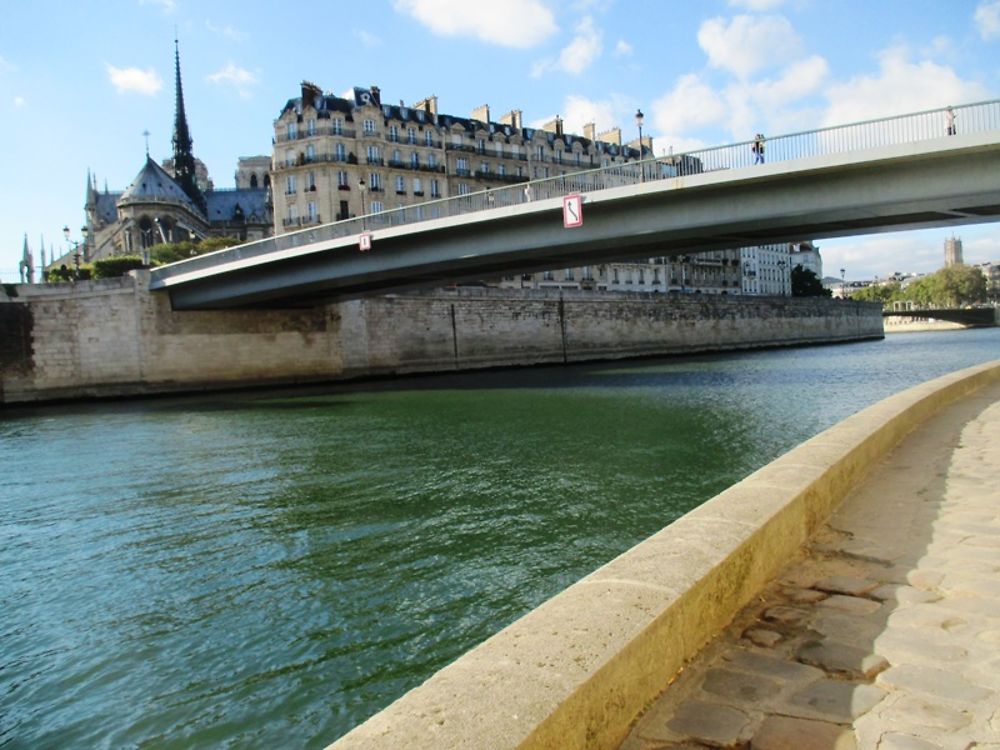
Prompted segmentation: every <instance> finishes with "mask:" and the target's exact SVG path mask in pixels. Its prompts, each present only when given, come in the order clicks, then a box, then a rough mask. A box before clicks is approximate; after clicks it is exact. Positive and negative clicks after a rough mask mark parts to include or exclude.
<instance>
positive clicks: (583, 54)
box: [531, 16, 602, 78]
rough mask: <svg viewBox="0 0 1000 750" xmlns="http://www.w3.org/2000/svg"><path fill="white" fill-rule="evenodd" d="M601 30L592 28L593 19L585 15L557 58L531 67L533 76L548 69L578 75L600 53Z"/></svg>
mask: <svg viewBox="0 0 1000 750" xmlns="http://www.w3.org/2000/svg"><path fill="white" fill-rule="evenodd" d="M601 48H602V45H601V32H600V31H599V30H597V29H595V28H594V20H593V19H592V18H591V17H590V16H586V17H585V18H584V19H583V20H582V21H580V23H579V24H578V25H577V27H576V36H574V37H573V40H572V41H571V42H570V43H569V44H567V45H566V46H565V47H564V48H563V50H562V52H560V53H559V58H558V59H557V60H554V61H553V60H542V61H540V62H537V63H535V65H534V66H533V67H532V69H531V75H532V77H533V78H538V77H539V76H541V75H542V74H544V73H547V72H548V71H550V70H556V71H562V72H563V73H570V74H571V75H579V74H580V73H582V72H583V71H585V70H586V69H587V68H589V67H590V66H591V64H592V63H593V62H594V60H596V59H597V58H598V57H599V56H600V54H601Z"/></svg>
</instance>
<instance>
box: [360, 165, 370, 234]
mask: <svg viewBox="0 0 1000 750" xmlns="http://www.w3.org/2000/svg"><path fill="white" fill-rule="evenodd" d="M367 188H368V186H367V185H365V178H364V177H362V178H361V179H359V180H358V189H359V190H360V191H361V229H362V230H364V228H365V190H366V189H367Z"/></svg>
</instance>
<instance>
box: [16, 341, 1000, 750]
mask: <svg viewBox="0 0 1000 750" xmlns="http://www.w3.org/2000/svg"><path fill="white" fill-rule="evenodd" d="M998 357H1000V329H996V328H994V329H980V330H972V331H957V332H941V333H913V334H901V335H893V336H890V337H888V338H887V339H886V340H885V341H880V342H866V343H858V344H846V345H839V346H827V347H815V348H804V349H794V350H774V351H762V352H752V353H743V354H732V355H713V356H700V357H677V358H671V359H663V360H643V361H639V362H630V363H600V364H590V365H578V366H571V367H545V368H538V369H529V370H514V371H503V372H489V373H475V374H463V375H453V376H434V377H422V378H410V379H401V380H395V381H391V382H381V383H377V384H367V385H355V386H331V387H325V388H308V389H298V390H293V391H289V390H283V391H268V392H254V393H239V394H225V395H218V394H216V395H211V396H203V397H192V398H164V399H149V400H142V401H131V402H124V403H118V404H109V403H100V404H91V405H74V406H62V407H47V408H33V409H7V410H5V411H3V412H0V466H3V470H4V480H3V491H2V499H0V570H2V576H0V613H2V614H0V747H4V748H48V747H52V748H71V747H72V748H76V747H87V748H120V747H129V748H133V747H134V748H190V747H232V748H265V747H267V748H273V747H290V748H291V747H308V748H316V747H323V746H324V745H326V744H327V743H329V742H331V741H332V740H334V739H336V738H337V737H338V736H340V735H341V734H343V733H344V732H346V731H347V730H349V729H350V728H351V727H352V726H354V725H355V724H357V723H359V722H360V721H362V720H364V719H365V718H366V717H367V716H369V715H370V714H372V713H374V712H375V711H377V710H378V709H380V708H382V707H384V706H385V705H387V704H388V703H389V702H391V701H392V700H393V699H395V698H397V697H398V696H400V695H401V694H402V693H404V692H405V691H406V690H408V689H410V688H411V687H414V686H416V685H418V684H420V683H421V682H422V681H423V680H424V679H426V678H427V677H428V676H429V675H430V674H432V673H433V672H434V671H435V670H437V669H439V668H440V667H442V666H444V665H445V664H447V663H448V662H450V661H452V660H453V659H454V658H456V657H457V656H459V655H460V654H462V653H463V652H464V651H466V650H467V649H469V648H470V647H471V646H473V645H475V644H476V643H478V642H480V641H482V640H483V639H485V638H486V637H488V636H489V635H491V634H492V633H494V632H496V631H497V630H498V629H500V628H501V627H503V626H504V625H506V624H507V623H509V622H511V621H512V620H514V619H516V618H517V617H518V616H520V615H521V614H523V613H524V612H526V611H527V610H529V609H531V608H532V607H534V606H536V605H538V604H539V603H541V602H542V601H544V600H545V599H547V598H549V597H550V596H552V595H553V594H555V593H556V592H558V591H559V590H560V589H562V588H564V587H565V586H567V585H568V584H570V583H572V582H573V581H575V580H577V579H578V578H580V577H581V576H583V575H585V574H586V573H588V572H590V571H591V570H593V569H594V568H596V567H597V566H599V565H600V564H602V563H604V562H606V561H607V560H609V559H611V558H612V557H614V556H615V555H617V554H618V553H620V552H622V551H623V550H625V549H627V548H629V547H630V546H632V545H633V544H635V543H636V542H638V541H640V540H641V539H643V538H645V537H646V536H648V535H650V534H652V533H653V532H655V531H657V530H658V529H660V528H661V527H663V526H665V525H666V524H668V523H669V522H670V521H671V520H672V519H675V518H677V517H678V516H679V515H681V514H682V513H684V512H685V511H687V510H689V509H690V508H693V507H695V506H697V505H698V504H699V503H701V502H702V501H704V500H705V499H707V498H709V497H711V496H712V495H714V494H715V493H717V492H719V491H721V490H722V489H724V488H725V487H727V486H729V485H730V484H732V483H733V482H735V481H737V480H739V479H741V478H742V477H744V476H746V475H747V474H748V473H750V472H752V471H753V470H754V469H756V468H758V467H760V466H762V465H763V464H765V463H767V462H768V461H770V460H771V459H773V458H775V457H776V456H778V455H780V454H781V453H783V452H784V451H786V450H787V449H789V448H791V447H793V446H794V445H796V444H798V443H799V442H801V441H802V440H804V439H806V438H808V437H810V436H812V435H814V434H816V433H817V432H819V431H820V430H822V429H824V428H826V427H828V426H830V425H832V424H834V423H836V422H837V421H839V420H840V419H842V418H844V417H846V416H847V415H849V414H852V413H854V412H856V411H858V410H859V409H862V408H863V407H865V406H867V405H869V404H871V403H874V402H875V401H877V400H879V399H881V398H883V397H885V396H888V395H890V394H892V393H894V392H897V391H899V390H902V389H903V388H906V387H908V386H910V385H913V384H916V383H918V382H922V381H924V380H927V379H929V378H932V377H936V376H938V375H941V374H943V373H946V372H950V371H952V370H956V369H959V368H962V367H965V366H969V365H973V364H978V363H980V362H984V361H987V360H990V359H995V358H998Z"/></svg>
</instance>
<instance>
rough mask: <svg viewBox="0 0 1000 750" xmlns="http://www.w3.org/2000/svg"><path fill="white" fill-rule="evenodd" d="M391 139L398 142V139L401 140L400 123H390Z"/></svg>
mask: <svg viewBox="0 0 1000 750" xmlns="http://www.w3.org/2000/svg"><path fill="white" fill-rule="evenodd" d="M389 140H390V141H392V142H393V143H396V142H397V141H399V126H398V125H390V126H389Z"/></svg>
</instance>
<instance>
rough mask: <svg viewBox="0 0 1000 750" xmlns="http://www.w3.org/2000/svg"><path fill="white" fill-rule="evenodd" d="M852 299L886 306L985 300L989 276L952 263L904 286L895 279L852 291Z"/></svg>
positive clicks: (938, 305) (956, 304) (970, 302)
mask: <svg viewBox="0 0 1000 750" xmlns="http://www.w3.org/2000/svg"><path fill="white" fill-rule="evenodd" d="M851 299H856V300H862V301H866V302H881V303H882V304H883V305H891V304H892V303H893V302H913V303H914V304H916V305H919V306H921V307H960V306H962V305H968V304H972V303H974V302H985V301H986V299H987V293H986V277H985V276H983V274H982V273H981V272H980V271H979V270H978V269H976V268H972V267H970V266H964V265H958V266H951V267H949V268H943V269H941V270H940V271H938V272H937V273H932V274H930V275H928V276H924V277H923V278H920V279H917V280H916V281H914V282H913V283H911V284H908V285H907V286H906V288H905V289H903V288H901V286H900V285H899V284H897V283H895V282H893V283H890V284H882V285H875V284H873V285H871V286H867V287H865V288H864V289H862V290H860V291H857V292H855V293H854V294H852V295H851Z"/></svg>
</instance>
